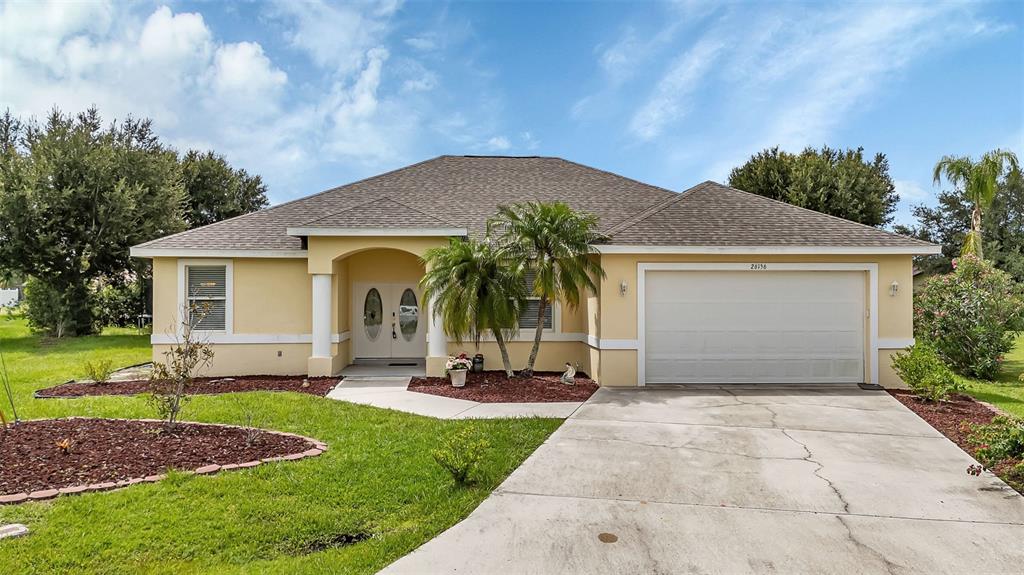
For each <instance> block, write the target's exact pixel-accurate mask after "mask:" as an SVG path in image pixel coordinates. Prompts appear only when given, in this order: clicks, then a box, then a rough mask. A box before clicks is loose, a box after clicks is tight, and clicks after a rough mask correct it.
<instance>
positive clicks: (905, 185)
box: [893, 180, 935, 204]
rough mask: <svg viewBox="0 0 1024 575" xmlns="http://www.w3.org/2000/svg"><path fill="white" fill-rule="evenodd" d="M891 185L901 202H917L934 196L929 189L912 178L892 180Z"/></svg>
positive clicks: (925, 200)
mask: <svg viewBox="0 0 1024 575" xmlns="http://www.w3.org/2000/svg"><path fill="white" fill-rule="evenodd" d="M893 186H894V187H895V188H896V193H897V194H899V196H900V202H901V203H905V204H919V203H921V202H927V201H929V200H932V199H934V198H935V195H934V194H933V193H932V192H931V191H929V190H927V189H925V188H924V187H923V186H921V184H919V183H918V182H915V181H913V180H896V181H894V182H893Z"/></svg>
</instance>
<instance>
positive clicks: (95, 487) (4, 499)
mask: <svg viewBox="0 0 1024 575" xmlns="http://www.w3.org/2000/svg"><path fill="white" fill-rule="evenodd" d="M71 419H105V420H109V421H147V422H156V423H160V422H162V421H163V420H162V419H129V418H117V417H82V416H72V417H56V418H50V420H51V421H53V420H58V421H59V420H71ZM30 421H31V420H30ZM178 423H182V424H188V425H202V426H208V427H232V428H235V429H246V427H245V426H243V425H232V424H229V423H206V422H200V421H179V422H178ZM257 429H260V428H257ZM260 431H261V432H263V433H271V434H274V435H283V436H285V437H294V438H297V439H302V440H303V441H305V442H306V443H308V444H309V445H311V446H312V447H310V448H309V449H307V450H305V451H303V452H300V453H289V454H287V455H276V456H274V457H265V458H263V459H255V460H253V461H246V462H243V463H228V464H225V465H217V464H211V465H204V466H202V467H200V468H198V469H191V470H187V471H185V472H184V473H189V474H193V475H210V474H213V473H217V472H218V471H230V470H232V469H248V468H250V467H256V466H257V465H261V464H264V463H275V462H278V461H298V460H299V459H305V458H307V457H317V456H319V455H320V454H322V453H323V452H325V451H327V444H326V443H324V442H323V441H320V440H319V439H313V438H312V437H306V436H305V435H299V434H297V433H288V432H287V431H275V430H272V429H260ZM166 477H167V474H166V473H158V474H155V475H147V476H145V477H135V478H132V479H122V480H121V481H105V482H103V483H89V484H84V485H72V486H70V487H61V488H59V489H40V490H37V491H32V492H21V493H11V494H7V495H0V505H4V504H16V503H26V502H29V501H43V500H46V499H53V498H55V497H57V496H59V495H77V494H79V493H90V492H93V491H110V490H113V489H121V488H123V487H129V486H131V485H136V484H139V483H156V482H157V481H160V480H162V479H165V478H166Z"/></svg>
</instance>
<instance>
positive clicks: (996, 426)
mask: <svg viewBox="0 0 1024 575" xmlns="http://www.w3.org/2000/svg"><path fill="white" fill-rule="evenodd" d="M967 441H969V442H970V443H971V444H972V445H975V446H977V447H978V450H977V451H975V452H974V455H975V457H977V458H978V461H980V462H981V463H982V464H983V465H984V466H985V467H994V466H995V465H997V464H999V463H1001V462H1003V461H1006V460H1024V419H1018V418H1016V417H1010V416H1006V415H999V416H996V417H995V418H994V419H993V420H992V423H987V424H981V425H970V426H969V432H968V435H967ZM1022 464H1024V462H1022ZM1019 465H1020V464H1018V466H1019Z"/></svg>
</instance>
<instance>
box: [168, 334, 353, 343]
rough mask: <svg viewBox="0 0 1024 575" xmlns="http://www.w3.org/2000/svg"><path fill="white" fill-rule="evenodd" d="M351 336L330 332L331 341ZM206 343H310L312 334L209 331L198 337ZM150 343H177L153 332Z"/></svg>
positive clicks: (345, 339) (339, 341)
mask: <svg viewBox="0 0 1024 575" xmlns="http://www.w3.org/2000/svg"><path fill="white" fill-rule="evenodd" d="M350 338H351V334H350V332H347V331H346V332H342V333H335V334H331V343H341V342H343V341H348V340H349V339H350ZM200 339H201V340H202V341H205V342H206V343H215V344H246V345H262V344H274V343H277V344H312V343H313V334H310V333H294V334H293V333H233V334H227V333H211V334H210V335H208V336H207V335H203V336H202V337H200ZM149 343H150V344H152V345H174V344H176V343H179V341H178V340H177V339H176V338H175V336H173V335H170V334H156V333H154V334H153V335H152V336H150V338H149Z"/></svg>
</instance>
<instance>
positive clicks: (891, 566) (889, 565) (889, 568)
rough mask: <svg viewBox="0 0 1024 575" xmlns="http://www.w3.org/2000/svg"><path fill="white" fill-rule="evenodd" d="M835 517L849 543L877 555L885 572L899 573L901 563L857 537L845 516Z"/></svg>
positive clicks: (893, 574)
mask: <svg viewBox="0 0 1024 575" xmlns="http://www.w3.org/2000/svg"><path fill="white" fill-rule="evenodd" d="M835 518H836V519H838V520H839V523H840V524H841V525H842V526H843V529H846V538H847V539H849V540H850V542H851V543H853V544H854V545H855V546H856V547H857V548H859V549H863V550H865V551H867V552H868V553H871V554H872V555H874V556H875V557H877V558H878V559H879V560H880V561H881V562H882V564H883V565H885V571H886V573H890V574H891V575H896V573H899V571H900V570H901V569H902V566H901V565H898V564H896V563H893V562H892V561H890V560H889V558H888V557H886V556H885V554H884V553H882V552H880V551H878V550H877V549H875V548H874V547H871V546H870V545H868V544H866V543H864V542H863V541H861V540H860V539H858V538H857V536H856V535H854V534H853V530H852V529H850V525H849V524H848V523H847V522H846V518H845V517H843V516H842V515H836V516H835Z"/></svg>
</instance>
